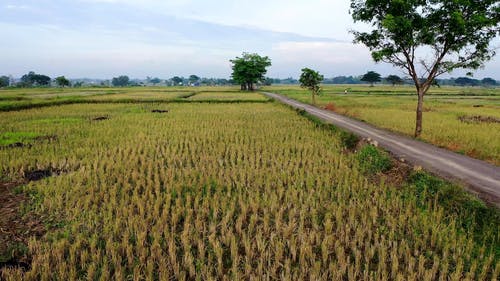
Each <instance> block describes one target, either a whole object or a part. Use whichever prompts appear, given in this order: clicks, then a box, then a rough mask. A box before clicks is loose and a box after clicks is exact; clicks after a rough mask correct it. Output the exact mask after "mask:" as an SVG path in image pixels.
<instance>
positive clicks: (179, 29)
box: [0, 0, 500, 80]
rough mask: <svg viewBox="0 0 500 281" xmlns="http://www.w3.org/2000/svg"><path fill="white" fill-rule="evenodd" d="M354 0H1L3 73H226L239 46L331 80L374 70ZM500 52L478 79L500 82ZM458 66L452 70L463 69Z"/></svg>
mask: <svg viewBox="0 0 500 281" xmlns="http://www.w3.org/2000/svg"><path fill="white" fill-rule="evenodd" d="M349 3H350V1H349V0H336V1H332V0H309V1H304V0H272V1H263V0H252V1H236V0H232V1H231V0H218V1H206V0H205V1H203V0H165V1H159V0H143V1H134V0H73V1H63V0H53V1H48V0H28V1H22V0H17V1H10V0H0V30H2V38H3V40H2V43H1V44H0V59H1V64H0V75H6V74H11V75H14V76H21V75H22V74H24V73H27V72H28V71H30V70H34V71H36V72H39V73H44V74H48V75H51V76H57V75H66V76H67V77H72V78H83V77H89V78H110V77H113V76H117V75H121V74H126V75H129V76H131V77H134V78H144V77H146V76H158V77H162V78H169V77H172V76H174V75H182V76H188V75H190V74H197V75H199V76H204V77H229V75H230V73H231V69H230V63H229V59H231V58H234V57H235V56H238V55H240V54H241V53H242V52H243V51H246V52H257V53H259V54H262V55H267V56H269V57H271V59H272V62H273V66H272V67H271V68H270V69H269V72H268V75H269V76H272V77H281V78H286V77H289V76H293V77H297V76H298V75H299V73H300V69H301V68H303V67H311V68H314V69H317V70H319V71H320V72H321V73H323V74H325V75H326V76H327V77H331V76H337V75H358V74H362V73H364V72H366V71H367V70H375V71H378V72H381V73H382V74H384V75H387V74H392V73H394V74H400V75H403V74H402V73H401V72H399V70H398V69H394V68H392V67H391V66H389V65H386V64H374V63H373V62H372V61H371V58H370V54H369V52H368V50H367V49H366V48H365V47H364V46H362V45H354V44H352V35H350V34H349V32H348V31H349V30H351V29H359V28H363V27H362V26H356V25H354V24H353V22H352V20H351V18H350V15H349V13H348V9H349ZM498 62H499V60H498V58H496V59H495V60H494V61H492V62H489V63H488V64H487V66H486V68H485V69H483V70H480V71H478V72H477V74H476V77H484V76H491V77H494V78H496V79H499V80H500V64H499V63H498ZM463 73H464V72H456V73H453V74H452V75H454V76H459V75H463Z"/></svg>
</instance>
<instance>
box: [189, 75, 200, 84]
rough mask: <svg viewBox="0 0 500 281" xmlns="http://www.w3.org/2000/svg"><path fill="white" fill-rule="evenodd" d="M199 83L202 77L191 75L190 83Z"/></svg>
mask: <svg viewBox="0 0 500 281" xmlns="http://www.w3.org/2000/svg"><path fill="white" fill-rule="evenodd" d="M198 81H200V77H199V76H198V75H194V74H192V75H189V83H190V84H191V85H193V84H196V83H197V82H198Z"/></svg>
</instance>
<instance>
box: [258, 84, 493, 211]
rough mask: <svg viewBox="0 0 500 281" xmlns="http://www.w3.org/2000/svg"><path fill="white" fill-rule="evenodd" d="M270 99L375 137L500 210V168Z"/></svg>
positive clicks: (280, 98)
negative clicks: (462, 186) (457, 183)
mask: <svg viewBox="0 0 500 281" xmlns="http://www.w3.org/2000/svg"><path fill="white" fill-rule="evenodd" d="M263 94H265V95H267V96H268V97H271V98H273V99H275V100H278V101H280V102H282V103H285V104H288V105H290V106H292V107H294V108H298V109H303V110H305V111H307V112H308V113H309V114H312V115H314V116H316V117H318V118H321V119H322V120H324V121H326V122H328V123H332V124H334V125H336V126H337V127H340V128H343V129H345V130H347V131H350V132H352V133H354V134H356V135H358V136H360V137H363V138H371V139H372V140H374V141H376V142H377V143H378V145H379V146H380V147H382V148H384V149H386V150H387V151H389V152H391V153H392V154H393V155H394V156H395V157H397V158H398V159H405V161H407V162H409V163H412V164H414V165H418V166H422V167H423V168H424V169H425V170H427V171H429V172H431V173H433V174H436V175H439V176H441V177H443V178H445V179H448V180H451V181H454V182H459V183H462V184H463V185H464V187H465V188H466V189H467V190H468V191H470V192H471V193H474V194H476V195H478V196H479V197H480V198H482V199H483V200H485V201H488V202H490V203H493V204H495V205H496V206H497V207H500V168H499V167H497V166H494V165H492V164H489V163H487V162H484V161H480V160H477V159H473V158H470V157H468V156H464V155H461V154H458V153H455V152H452V151H449V150H446V149H442V148H438V147H436V146H434V145H431V144H427V143H424V142H421V141H417V140H414V139H411V138H409V137H405V136H402V135H399V134H395V133H392V132H388V131H386V130H383V129H379V128H376V127H375V126H372V125H369V124H366V123H363V122H360V121H357V120H353V119H351V118H348V117H345V116H343V115H339V114H336V113H334V112H331V111H327V110H322V109H319V108H317V107H314V106H312V105H308V104H304V103H301V102H298V101H296V100H292V99H289V98H286V97H284V96H282V95H278V94H274V93H267V92H266V93H263Z"/></svg>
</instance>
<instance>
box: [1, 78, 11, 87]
mask: <svg viewBox="0 0 500 281" xmlns="http://www.w3.org/2000/svg"><path fill="white" fill-rule="evenodd" d="M9 85H10V78H9V77H7V76H0V88H3V87H8V86H9Z"/></svg>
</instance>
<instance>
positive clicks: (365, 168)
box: [356, 145, 392, 175]
mask: <svg viewBox="0 0 500 281" xmlns="http://www.w3.org/2000/svg"><path fill="white" fill-rule="evenodd" d="M356 159H357V160H358V163H359V166H360V168H361V171H362V172H363V173H365V174H370V175H372V174H376V173H379V172H384V171H387V170H389V169H390V168H391V166H392V163H391V158H390V157H389V155H388V154H387V153H386V152H383V151H381V150H379V149H377V148H376V147H375V146H373V145H365V146H364V147H363V148H361V149H360V150H359V151H358V153H357V154H356Z"/></svg>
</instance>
